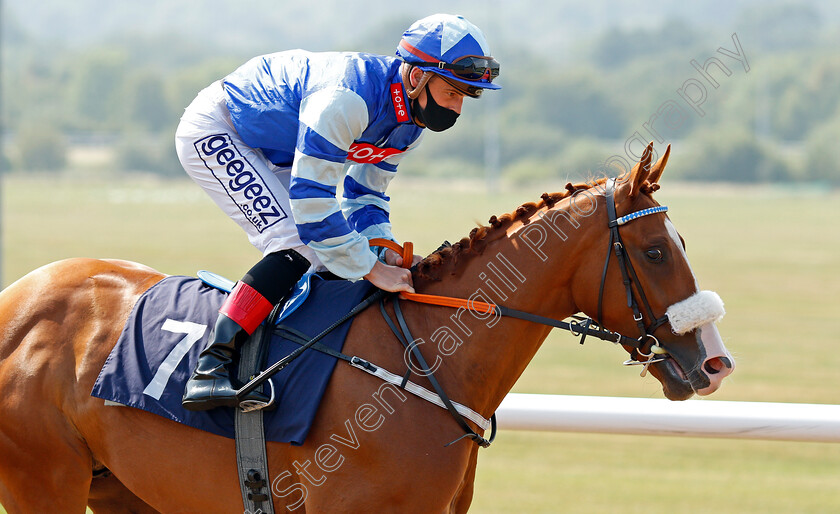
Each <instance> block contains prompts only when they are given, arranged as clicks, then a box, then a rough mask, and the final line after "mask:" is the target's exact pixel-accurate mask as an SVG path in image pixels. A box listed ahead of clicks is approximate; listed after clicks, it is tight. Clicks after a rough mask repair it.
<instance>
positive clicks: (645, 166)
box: [630, 141, 653, 198]
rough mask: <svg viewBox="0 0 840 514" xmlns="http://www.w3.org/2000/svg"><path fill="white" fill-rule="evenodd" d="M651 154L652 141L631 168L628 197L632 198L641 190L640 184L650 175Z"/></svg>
mask: <svg viewBox="0 0 840 514" xmlns="http://www.w3.org/2000/svg"><path fill="white" fill-rule="evenodd" d="M652 154H653V141H651V142H650V144H648V145H647V147H646V148H645V151H644V152H642V158H641V159H640V160H639V162H638V163H637V164H636V165H635V166H633V170H632V171H631V172H630V197H631V198H633V197H634V196H636V195H637V194H639V191H641V190H642V184H644V183H645V180H646V179H647V178H648V175H649V174H650V160H651V155H652Z"/></svg>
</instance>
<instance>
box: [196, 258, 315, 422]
mask: <svg viewBox="0 0 840 514" xmlns="http://www.w3.org/2000/svg"><path fill="white" fill-rule="evenodd" d="M307 269H309V261H308V260H306V258H305V257H303V256H301V255H300V254H299V253H297V252H296V251H294V250H281V251H279V252H275V253H271V254H268V255H266V256H265V257H263V259H262V260H261V261H260V262H258V263H257V264H256V265H255V266H254V267H253V268H251V270H250V271H248V273H247V274H246V275H245V276H244V277H243V278H242V280H240V281H239V282H237V283H236V287H234V289H233V291H232V292H231V294H230V295H229V296H228V297H227V299H226V300H225V302H224V304H222V307H221V308H220V309H219V317H218V319H217V320H216V328H215V331H214V333H213V339H212V342H211V343H210V345H209V346H208V347H207V348H205V349H204V351H203V352H201V355H200V356H199V359H198V365H197V366H196V369H195V371H194V372H193V375H192V377H190V380H189V382H187V386H186V389H185V391H184V398H183V402H182V403H183V405H184V408H185V409H187V410H208V409H213V408H215V407H235V406H236V405H238V404H239V401H238V400H237V398H236V389H235V388H234V387H233V385H232V384H231V380H230V368H231V366H230V365H231V364H232V363H233V362H234V361H235V360H236V357H237V356H238V349H239V345H240V344H241V343H242V341H243V340H244V339H245V337H246V335H250V334H252V333H253V332H254V330H256V329H257V327H258V326H259V325H260V323H262V322H263V321H264V320H265V318H266V317H267V316H268V314H269V313H270V312H271V309H272V308H273V307H274V305H276V304H278V303H280V302H284V301H285V300H286V299H287V298H288V295H289V293H290V292H291V291H292V288H293V287H294V285H295V284H296V283H297V282H298V280H300V278H301V277H302V276H303V274H304V273H305V272H306V270H307ZM255 393H256V392H255ZM248 399H253V400H261V401H267V400H268V398H266V397H265V396H264V395H262V394H261V393H256V394H254V393H252V394H251V395H250V396H249V398H248Z"/></svg>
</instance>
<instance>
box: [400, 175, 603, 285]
mask: <svg viewBox="0 0 840 514" xmlns="http://www.w3.org/2000/svg"><path fill="white" fill-rule="evenodd" d="M605 180H606V179H600V180H597V181H589V182H587V183H581V184H572V183H571V182H570V183H568V184H566V189H565V190H564V191H560V192H558V193H543V194H542V195H541V196H540V200H539V201H537V202H528V203H525V204H522V205H520V206H519V207H517V208H516V209H515V210H514V211H513V212H510V213H506V214H502V215H501V216H491V217H490V220H489V221H488V223H489V226H478V227H476V228H474V229H472V230H471V231H470V235H469V236H467V237H464V238H463V239H461V240H460V241H458V242H457V243H454V244H452V246H449V247H445V248H441V249H439V250H437V251H436V252H434V253H432V254H431V255H429V256H428V257H426V258H425V259H423V261H422V262H421V263H420V264H419V265H418V266H417V270H416V271H415V275H414V278H415V279H418V278H419V279H425V280H431V281H438V280H440V279H441V277H442V276H443V273H444V269H449V272H450V274H455V273H456V270H457V267H458V264H459V263H461V262H464V261H465V260H467V259H469V258H470V257H473V256H476V255H481V254H482V252H484V248H485V247H486V246H487V243H489V242H492V241H495V240H496V239H499V238H500V237H504V236H505V233H506V229H507V228H508V227H509V226H510V225H511V224H513V223H514V222H516V221H521V222H522V223H524V224H527V223H529V221H530V218H531V217H532V216H533V215H534V214H535V213H536V212H537V211H538V210H540V209H542V208H543V207H547V208H549V209H550V208H552V207H554V205H556V204H557V203H558V202H560V201H561V200H563V199H565V198H569V197H570V196H572V195H573V194H575V193H576V192H577V191H580V190H584V189H589V188H591V187H593V186H596V185H599V184H603V183H604V181H605Z"/></svg>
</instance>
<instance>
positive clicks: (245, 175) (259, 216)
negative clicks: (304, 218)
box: [195, 134, 288, 232]
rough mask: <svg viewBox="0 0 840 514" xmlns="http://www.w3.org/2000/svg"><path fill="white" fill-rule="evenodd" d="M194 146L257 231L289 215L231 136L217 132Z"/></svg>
mask: <svg viewBox="0 0 840 514" xmlns="http://www.w3.org/2000/svg"><path fill="white" fill-rule="evenodd" d="M195 149H196V151H197V152H198V155H199V157H201V160H202V161H204V165H205V166H207V169H209V170H210V171H211V172H212V173H213V176H214V177H216V180H218V181H219V183H220V184H221V185H222V187H223V188H224V189H225V192H227V194H228V196H229V197H230V198H231V199H232V200H233V201H234V202H235V203H236V206H237V207H239V210H240V211H242V214H244V215H245V217H246V218H247V219H248V221H250V222H251V223H252V224H253V225H254V227H256V229H257V231H258V232H262V231H263V230H265V229H266V228H268V227H270V226H272V225H274V224H275V223H277V222H278V221H281V220H283V219H286V218H287V217H288V214H286V212H285V211H284V210H283V209H282V207H280V203H279V202H278V201H277V199H276V198H275V197H274V195H273V194H272V193H271V190H269V189H268V187H267V186H266V185H265V182H264V181H263V179H262V177H260V175H259V173H257V171H256V170H255V169H254V167H253V166H252V165H251V163H250V162H248V160H247V159H245V158H244V157H242V154H241V153H240V152H239V149H238V148H236V145H234V144H233V141H231V139H230V136H229V135H227V134H214V135H212V136H207V137H205V138H202V139H199V140H198V141H196V142H195Z"/></svg>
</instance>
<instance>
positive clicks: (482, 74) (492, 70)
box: [412, 55, 499, 82]
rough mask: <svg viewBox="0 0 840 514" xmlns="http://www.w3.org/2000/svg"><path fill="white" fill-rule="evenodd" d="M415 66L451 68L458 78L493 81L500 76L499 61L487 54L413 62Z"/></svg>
mask: <svg viewBox="0 0 840 514" xmlns="http://www.w3.org/2000/svg"><path fill="white" fill-rule="evenodd" d="M412 64H413V65H414V66H420V67H423V68H428V67H435V68H440V69H442V70H449V71H451V72H452V73H453V74H454V75H455V76H457V77H458V78H461V79H464V80H471V81H477V80H486V81H487V82H491V81H492V80H493V79H494V78H496V77H498V76H499V62H498V61H497V60H496V59H494V58H492V57H488V56H486V55H465V56H463V57H459V58H457V59H455V60H454V61H452V63H447V62H443V61H441V62H420V63H412Z"/></svg>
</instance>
